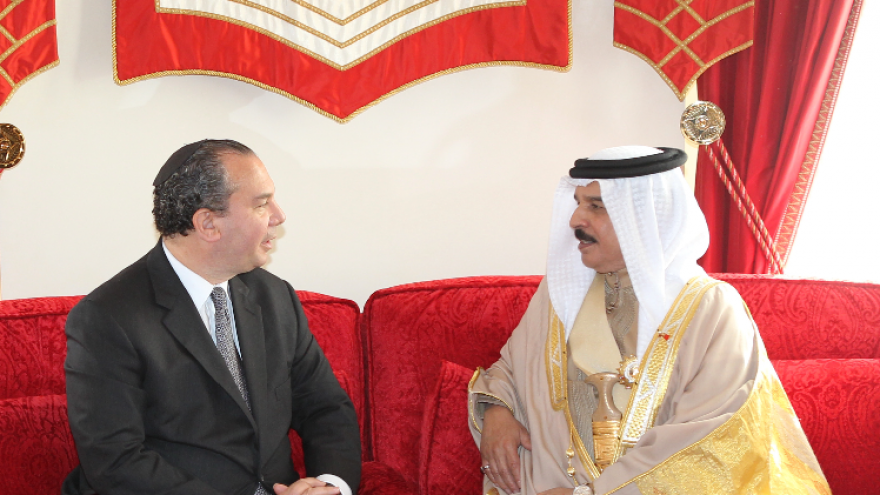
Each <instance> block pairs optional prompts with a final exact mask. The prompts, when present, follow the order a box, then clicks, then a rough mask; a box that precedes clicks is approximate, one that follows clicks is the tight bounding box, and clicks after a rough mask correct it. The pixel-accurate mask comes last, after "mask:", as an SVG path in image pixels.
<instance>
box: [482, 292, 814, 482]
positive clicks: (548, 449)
mask: <svg viewBox="0 0 880 495" xmlns="http://www.w3.org/2000/svg"><path fill="white" fill-rule="evenodd" d="M597 317H600V318H604V317H605V315H604V314H600V315H597ZM567 352H568V351H567V346H566V343H565V333H564V330H563V329H562V325H561V324H559V322H558V318H556V317H555V314H554V313H553V310H552V308H551V304H550V298H549V294H548V291H547V286H546V279H545V281H544V282H542V283H541V285H540V286H539V287H538V291H537V293H536V294H535V296H534V297H533V299H532V301H531V303H530V304H529V307H528V310H527V311H526V313H525V315H524V316H523V318H522V321H521V322H520V324H519V326H517V328H516V329H515V330H514V331H513V334H512V335H511V337H510V340H509V341H508V342H507V344H506V345H505V346H504V348H503V349H502V350H501V359H499V361H498V362H496V363H495V364H494V365H493V366H492V367H491V368H489V369H488V370H477V372H476V373H475V375H474V379H473V380H472V381H471V384H470V387H469V409H470V427H471V431H472V433H473V435H474V438H475V440H476V442H477V444H478V445H479V443H480V431H481V428H482V412H483V408H484V404H483V403H479V402H477V400H476V399H477V394H482V395H485V396H489V397H493V398H495V399H496V400H500V401H502V402H503V403H504V404H506V405H507V406H508V407H509V408H510V409H511V410H512V411H513V413H514V416H515V417H516V419H517V420H519V421H520V422H521V423H522V424H523V425H524V426H525V427H526V428H527V429H528V430H529V432H530V435H531V441H532V451H531V452H530V451H527V450H525V449H523V448H522V447H520V459H521V466H522V467H521V469H522V472H521V479H522V493H523V494H524V495H534V494H537V493H540V492H542V491H544V490H549V489H551V488H558V487H566V488H572V487H574V486H575V485H574V483H573V481H572V479H571V478H570V477H568V476H567V474H566V470H567V469H568V467H569V463H571V466H572V467H574V468H575V471H576V474H575V478H576V479H577V480H578V482H579V483H583V482H584V481H586V480H590V479H593V480H594V488H595V490H596V493H597V494H605V493H618V494H637V493H642V494H732V495H733V494H737V495H738V494H746V493H749V494H751V493H755V494H764V493H779V494H782V493H784V494H795V493H804V494H814V493H815V494H826V493H830V490H829V488H828V484H827V483H826V481H825V478H824V477H823V475H822V472H821V469H820V467H819V465H818V463H817V462H816V458H815V456H814V455H813V451H812V449H811V448H810V446H809V444H808V442H807V439H806V437H805V436H804V434H803V431H802V429H801V426H800V423H799V422H798V420H797V417H796V416H795V414H794V411H793V410H792V408H791V404H790V403H789V401H788V398H787V397H786V395H785V392H784V391H783V390H782V386H781V385H780V383H779V379H778V378H777V376H776V374H775V372H774V371H773V368H772V367H771V365H770V362H769V361H768V360H767V356H766V352H765V350H764V347H763V343H762V342H761V339H760V336H759V335H758V333H757V331H756V330H755V326H754V323H753V322H752V320H751V316H750V315H749V314H748V310H747V309H746V308H745V305H744V303H743V301H742V299H741V298H740V296H739V294H738V293H737V292H736V290H734V289H733V288H732V287H730V286H729V285H727V284H724V283H719V282H717V281H715V280H712V279H710V278H708V277H705V276H702V277H697V278H695V279H694V280H692V281H691V282H690V283H689V284H688V285H687V286H686V287H685V288H684V289H683V290H682V292H681V294H680V295H679V298H678V300H677V301H676V303H675V304H673V305H672V309H671V310H670V311H669V314H668V315H667V317H666V319H665V320H664V323H663V324H661V326H660V329H659V330H658V331H657V334H656V335H655V337H654V339H653V340H652V342H651V344H650V345H649V347H648V350H647V351H646V352H645V356H644V357H643V358H642V361H641V363H640V364H641V366H640V369H642V370H643V371H642V372H641V376H640V379H639V383H638V384H637V385H636V387H635V388H633V393H632V395H631V399H630V402H629V406H628V407H626V410H625V411H624V408H621V410H622V411H623V413H624V417H623V421H622V427H621V431H622V436H623V437H626V438H625V439H624V440H627V439H629V440H630V441H631V442H632V443H631V445H632V444H634V446H632V447H631V448H629V449H626V448H621V449H620V454H622V456H621V457H619V459H618V460H617V461H616V462H614V463H613V464H612V465H611V466H609V467H608V468H606V469H605V470H604V472H602V474H601V475H598V471H597V470H596V468H595V465H594V463H593V460H592V458H591V457H590V454H589V453H588V452H587V451H586V450H585V448H584V445H583V442H581V440H580V438H579V437H578V435H577V433H576V431H575V427H574V425H573V424H572V421H571V417H572V416H571V410H570V405H569V404H568V401H567V397H566V395H567V392H566V391H567V388H566V383H565V382H566V379H567V378H566V372H565V370H566V369H567V358H568V356H567ZM652 356H654V358H653V360H652V358H651V357H652ZM649 361H650V363H649ZM646 366H647V368H646ZM609 371H612V370H609ZM665 380H668V383H667V384H666V386H664V381H665ZM652 418H653V419H654V420H653V424H651V419H652ZM639 427H641V428H642V430H639ZM625 443H626V442H624V444H625ZM570 447H571V448H573V450H574V451H575V452H576V455H574V456H573V458H572V459H571V460H569V458H568V457H567V456H566V450H568V449H569V448H570ZM624 450H625V452H624ZM496 490H497V493H499V494H501V495H504V493H505V492H504V491H503V490H501V489H500V488H495V487H494V485H493V484H492V483H491V482H490V481H489V480H488V478H484V493H496Z"/></svg>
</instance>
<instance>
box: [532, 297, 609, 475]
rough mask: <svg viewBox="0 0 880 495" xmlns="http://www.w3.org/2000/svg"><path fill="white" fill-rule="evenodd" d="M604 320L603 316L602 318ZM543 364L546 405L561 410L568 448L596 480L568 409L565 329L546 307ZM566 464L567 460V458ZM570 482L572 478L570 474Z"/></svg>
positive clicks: (596, 471) (591, 460)
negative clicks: (548, 404)
mask: <svg viewBox="0 0 880 495" xmlns="http://www.w3.org/2000/svg"><path fill="white" fill-rule="evenodd" d="M603 316H604V315H603ZM545 352H546V355H545V361H546V363H547V380H548V385H549V390H550V404H551V405H552V406H553V409H554V410H555V411H559V410H562V411H563V412H564V413H565V421H566V422H567V423H568V431H569V432H570V434H571V445H572V447H573V448H574V451H575V452H576V453H577V455H578V459H580V461H581V464H582V465H583V466H584V469H586V470H587V476H589V477H590V479H591V480H595V479H596V478H598V477H599V468H598V467H596V463H595V462H593V458H592V457H590V453H589V452H588V451H587V447H586V445H584V442H583V441H582V440H581V437H580V435H578V432H577V426H575V423H574V419H573V417H572V414H571V410H570V409H569V407H568V355H567V351H566V342H565V326H564V325H563V324H562V321H561V320H560V319H559V316H557V314H556V310H554V309H553V305H550V324H549V328H548V331H547V344H546V347H545ZM569 462H571V459H570V458H569ZM571 478H572V479H573V480H574V479H576V477H575V476H574V475H573V474H572V475H571Z"/></svg>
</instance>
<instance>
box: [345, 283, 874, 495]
mask: <svg viewBox="0 0 880 495" xmlns="http://www.w3.org/2000/svg"><path fill="white" fill-rule="evenodd" d="M716 277H717V278H721V279H723V280H726V281H727V282H729V283H731V284H732V285H733V286H734V287H736V288H737V289H738V290H739V291H740V293H741V294H742V296H743V298H744V299H745V301H746V303H747V304H748V306H749V308H750V309H751V312H752V314H753V316H754V318H755V320H756V321H757V323H758V327H759V328H760V331H761V335H762V336H763V339H764V342H765V344H766V347H767V352H768V355H769V357H770V359H771V360H772V361H773V362H774V364H775V367H776V370H777V372H778V374H779V376H780V379H781V381H782V384H783V386H784V387H785V389H786V391H787V392H788V395H789V397H790V399H791V401H792V404H793V406H794V409H795V411H796V412H797V413H798V415H799V417H800V419H801V423H802V425H803V427H804V430H805V432H806V434H807V437H808V438H809V440H810V442H811V444H812V446H813V449H814V451H815V453H816V456H817V458H818V460H819V463H820V464H821V466H822V468H823V470H824V473H825V476H826V477H827V479H828V482H829V484H830V486H831V489H832V492H833V493H834V494H835V495H857V494H858V495H862V494H867V493H880V489H877V481H876V480H877V479H878V478H880V454H878V452H880V285H872V284H856V283H849V282H825V281H814V280H786V279H780V278H772V277H769V276H755V275H717V276H716ZM539 281H540V277H479V278H465V279H455V280H441V281H436V282H426V283H416V284H409V285H403V286H399V287H393V288H389V289H383V290H380V291H378V292H376V293H374V294H373V295H372V296H371V297H370V299H369V301H367V304H366V307H365V310H364V314H363V315H362V322H361V328H362V333H363V338H364V346H365V355H366V356H367V359H366V379H367V392H368V393H367V404H366V410H367V416H368V420H367V430H366V432H365V433H366V437H367V438H366V441H367V443H368V448H369V450H370V452H371V454H372V457H371V458H372V459H375V460H376V461H380V462H382V463H384V464H387V465H389V466H391V467H392V468H394V469H396V470H398V471H399V472H400V473H402V475H403V476H404V477H405V478H406V479H407V480H409V481H411V482H414V483H417V484H418V486H419V493H420V494H421V495H441V494H442V495H458V494H461V495H476V494H479V493H480V477H481V475H480V472H479V466H480V457H479V452H478V450H477V448H476V447H475V446H474V442H473V440H472V438H471V435H470V433H469V432H468V430H467V408H466V386H467V383H468V381H469V380H470V378H471V376H472V375H473V370H474V369H475V368H476V367H477V366H483V367H487V366H489V365H491V364H492V363H493V362H495V360H497V358H498V356H499V351H500V349H501V347H502V345H503V344H504V342H506V340H507V338H508V336H509V335H510V332H511V331H512V330H513V328H514V327H515V326H516V324H517V323H518V322H519V319H520V316H521V315H522V313H523V312H524V311H525V309H526V306H527V305H528V302H529V299H530V298H531V296H532V294H533V293H534V291H535V289H536V288H537V286H538V282H539Z"/></svg>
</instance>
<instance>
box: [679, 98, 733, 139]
mask: <svg viewBox="0 0 880 495" xmlns="http://www.w3.org/2000/svg"><path fill="white" fill-rule="evenodd" d="M725 123H726V122H725V120H724V112H722V111H721V109H720V108H718V105H716V104H714V103H712V102H710V101H697V102H694V103H692V104H690V105H688V107H687V108H685V109H684V113H682V114H681V133H682V134H684V137H686V138H687V139H689V140H690V141H693V142H694V143H696V144H697V145H701V144H712V143H714V142H715V141H717V140H718V138H720V137H721V133H722V132H724V125H725Z"/></svg>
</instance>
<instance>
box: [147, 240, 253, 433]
mask: <svg viewBox="0 0 880 495" xmlns="http://www.w3.org/2000/svg"><path fill="white" fill-rule="evenodd" d="M147 267H148V269H149V272H150V278H151V281H152V282H153V287H154V289H155V290H156V303H157V304H158V305H160V306H162V307H164V308H166V309H168V313H167V314H166V315H165V318H164V319H163V320H162V323H163V324H164V325H165V327H166V328H167V329H168V331H169V332H171V334H172V335H174V337H175V338H176V339H177V341H178V342H180V344H181V345H182V346H183V347H185V348H186V350H187V351H189V353H190V354H192V356H193V358H194V359H195V360H196V361H197V362H198V363H199V364H200V365H201V366H202V368H204V369H205V372H207V373H208V375H209V376H211V378H213V379H214V380H215V381H216V382H217V383H218V384H220V386H221V387H223V390H225V391H226V393H228V394H229V395H230V396H231V397H232V398H233V399H234V400H235V402H236V404H238V406H239V407H240V408H241V409H242V410H243V411H244V413H245V414H246V415H247V417H248V421H250V423H251V425H252V426H253V427H254V429H255V430H256V428H257V425H256V422H255V420H254V417H253V415H252V414H251V412H250V411H249V410H248V407H247V404H245V402H244V399H243V398H242V397H241V393H240V392H239V391H238V387H237V386H236V385H235V381H234V380H233V379H232V374H231V373H230V372H229V368H227V367H226V363H225V362H224V361H223V357H222V356H220V352H219V351H218V350H217V347H216V346H215V345H214V342H213V341H212V340H211V336H210V334H209V333H208V330H207V329H206V328H205V324H204V322H203V321H202V318H201V317H200V316H199V313H198V311H197V310H196V308H195V306H194V305H193V302H192V298H190V296H189V293H188V292H186V289H185V288H184V287H183V284H182V283H181V282H180V279H179V278H178V277H177V274H176V273H174V269H173V268H171V264H170V263H169V262H168V258H167V257H166V256H165V252H164V251H163V249H162V241H159V244H158V245H157V246H156V247H155V248H153V250H152V251H150V254H149V255H148V256H147ZM234 304H235V301H234V300H233V305H234ZM233 311H235V312H236V316H238V308H237V307H236V306H233ZM236 323H238V322H237V321H236ZM242 347H243V346H242ZM245 376H247V377H248V378H249V377H250V375H249V374H248V373H247V371H245ZM248 390H250V389H248ZM205 406H206V407H210V405H209V404H206V405H205Z"/></svg>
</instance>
